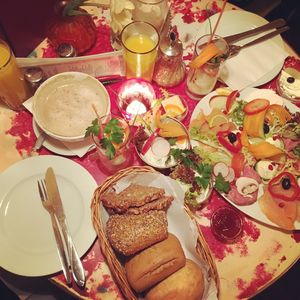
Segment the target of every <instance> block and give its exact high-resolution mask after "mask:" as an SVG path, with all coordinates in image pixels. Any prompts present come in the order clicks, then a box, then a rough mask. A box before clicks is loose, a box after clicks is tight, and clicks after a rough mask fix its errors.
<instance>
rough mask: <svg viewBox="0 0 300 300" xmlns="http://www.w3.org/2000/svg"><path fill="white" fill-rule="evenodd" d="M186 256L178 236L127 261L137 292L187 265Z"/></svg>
mask: <svg viewBox="0 0 300 300" xmlns="http://www.w3.org/2000/svg"><path fill="white" fill-rule="evenodd" d="M185 260H186V259H185V256H184V252H183V250H182V247H181V244H180V242H179V240H178V239H177V237H176V236H174V235H173V234H171V233H169V235H168V238H167V239H165V240H164V241H162V242H159V243H156V244H154V245H152V246H151V247H149V248H147V249H145V250H144V251H142V252H140V253H138V254H137V255H135V256H134V257H133V258H131V259H130V260H129V261H128V262H126V263H125V269H126V274H127V278H128V281H129V283H130V285H131V287H132V288H133V289H134V290H135V291H136V292H142V291H145V290H146V289H148V288H150V287H151V286H153V285H155V284H156V283H158V282H159V281H161V280H163V279H165V278H166V277H167V276H169V275H170V274H172V273H174V272H175V271H177V270H178V269H180V268H182V267H183V266H184V265H185Z"/></svg>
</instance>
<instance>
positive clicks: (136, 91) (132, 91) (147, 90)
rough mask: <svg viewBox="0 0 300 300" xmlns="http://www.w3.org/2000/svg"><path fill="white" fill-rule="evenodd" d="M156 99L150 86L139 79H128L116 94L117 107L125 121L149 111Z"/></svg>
mask: <svg viewBox="0 0 300 300" xmlns="http://www.w3.org/2000/svg"><path fill="white" fill-rule="evenodd" d="M155 98H156V95H155V91H154V89H153V87H152V85H151V84H150V83H149V82H147V81H144V80H141V79H136V78H134V79H130V80H127V81H125V82H124V83H123V85H122V86H121V88H120V90H119V93H118V101H119V103H118V104H119V107H120V109H121V111H122V114H123V117H124V118H126V119H127V120H131V119H133V118H134V117H135V116H136V115H140V114H144V113H146V112H147V111H148V110H150V109H151V102H152V101H153V100H154V99H155Z"/></svg>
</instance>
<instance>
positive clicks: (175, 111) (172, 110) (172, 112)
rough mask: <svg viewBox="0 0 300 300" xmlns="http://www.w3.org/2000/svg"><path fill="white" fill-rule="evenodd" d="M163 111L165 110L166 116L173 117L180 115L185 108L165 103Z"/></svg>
mask: <svg viewBox="0 0 300 300" xmlns="http://www.w3.org/2000/svg"><path fill="white" fill-rule="evenodd" d="M165 111H166V112H167V115H168V116H170V117H173V118H175V117H177V116H180V115H182V114H183V113H184V112H185V108H182V107H179V106H177V105H174V104H167V105H165Z"/></svg>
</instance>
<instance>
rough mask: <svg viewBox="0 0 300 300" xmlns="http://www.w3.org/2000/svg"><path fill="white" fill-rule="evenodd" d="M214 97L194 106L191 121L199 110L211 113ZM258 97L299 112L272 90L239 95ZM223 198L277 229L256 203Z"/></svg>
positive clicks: (298, 225)
mask: <svg viewBox="0 0 300 300" xmlns="http://www.w3.org/2000/svg"><path fill="white" fill-rule="evenodd" d="M214 95H216V92H211V93H210V94H208V95H206V96H205V97H204V98H203V99H201V101H200V102H199V103H198V104H197V105H196V107H195V109H194V111H193V113H192V116H191V121H192V120H194V119H195V118H196V116H197V115H198V113H199V112H200V110H203V112H204V113H205V114H209V113H210V112H211V108H210V106H209V100H210V98H211V97H212V96H214ZM258 95H260V96H261V97H263V98H267V99H269V100H270V102H271V103H274V104H275V103H277V104H282V103H284V105H285V106H286V107H287V108H288V109H289V110H290V111H291V112H296V111H299V112H300V109H299V108H298V107H297V106H295V105H294V104H292V103H291V102H289V101H288V100H285V99H284V98H282V97H280V96H278V95H277V94H276V93H275V92H274V91H272V90H268V89H256V88H246V89H244V90H243V91H242V92H241V93H240V97H239V98H240V99H243V100H245V101H251V100H253V99H255V98H257V97H258ZM262 192H263V190H262V187H261V188H260V190H259V194H258V197H260V196H261V195H262ZM223 197H224V198H225V199H226V200H227V201H229V202H230V203H231V204H232V205H233V206H235V207H236V208H238V209H239V210H240V211H242V212H243V213H245V214H246V215H248V216H250V217H252V218H254V219H256V220H258V221H261V222H263V223H265V224H268V225H272V226H275V227H279V226H278V225H276V224H274V223H273V222H271V221H270V220H269V219H268V218H267V217H266V216H265V215H264V214H263V213H262V211H261V209H260V207H259V205H258V202H257V201H256V202H254V203H253V204H251V205H245V206H242V205H236V204H235V203H233V202H232V201H230V199H229V198H227V197H226V196H224V195H223ZM295 228H296V229H300V222H299V221H296V222H295Z"/></svg>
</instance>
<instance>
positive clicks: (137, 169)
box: [91, 166, 219, 300]
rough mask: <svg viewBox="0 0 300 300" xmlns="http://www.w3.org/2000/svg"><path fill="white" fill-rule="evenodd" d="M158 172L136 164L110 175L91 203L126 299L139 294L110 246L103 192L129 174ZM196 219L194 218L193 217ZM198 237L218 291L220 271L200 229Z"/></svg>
mask: <svg viewBox="0 0 300 300" xmlns="http://www.w3.org/2000/svg"><path fill="white" fill-rule="evenodd" d="M147 172H150V173H156V172H157V171H155V170H154V169H153V168H151V167H148V166H134V167H130V168H127V169H124V170H121V171H119V172H117V173H116V174H114V175H113V176H110V177H108V178H107V179H106V180H105V181H104V182H103V183H102V184H101V185H100V186H99V187H98V188H97V189H96V190H95V192H94V196H93V199H92V203H91V210H92V222H93V225H94V228H95V230H96V232H97V235H98V239H99V245H100V248H101V251H102V254H103V255H104V257H105V259H106V262H107V264H108V266H109V268H110V271H111V273H112V275H113V277H114V279H115V281H116V283H117V285H118V286H119V288H120V290H121V292H122V293H123V295H124V297H125V299H127V300H136V299H138V296H137V294H135V292H134V291H133V290H132V289H131V287H130V285H129V283H128V281H127V278H126V273H125V268H124V267H123V265H122V264H121V263H120V261H119V260H118V259H117V257H116V254H115V252H114V250H113V249H112V247H111V246H110V243H109V241H108V239H107V237H106V235H105V232H104V227H103V221H102V219H101V209H103V207H102V208H101V205H100V202H101V200H100V199H101V196H102V195H103V193H105V192H106V191H107V190H108V189H109V188H111V187H112V186H113V185H114V184H115V183H117V182H118V180H120V179H122V178H124V177H126V176H128V175H136V174H139V173H147ZM187 213H188V214H189V216H190V217H191V218H193V214H192V213H191V212H190V211H189V210H187ZM193 219H194V218H193ZM198 232H199V234H198V239H197V246H196V251H197V253H198V254H199V256H200V257H201V258H202V260H203V261H204V262H206V264H207V265H208V268H209V271H208V272H209V276H211V278H212V279H214V281H215V283H216V288H217V291H218V290H219V278H218V273H217V269H216V265H215V263H214V260H213V258H212V256H211V253H210V250H209V248H208V245H207V244H206V241H205V239H204V237H203V235H202V233H201V231H200V230H198Z"/></svg>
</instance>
